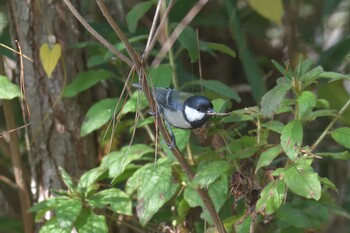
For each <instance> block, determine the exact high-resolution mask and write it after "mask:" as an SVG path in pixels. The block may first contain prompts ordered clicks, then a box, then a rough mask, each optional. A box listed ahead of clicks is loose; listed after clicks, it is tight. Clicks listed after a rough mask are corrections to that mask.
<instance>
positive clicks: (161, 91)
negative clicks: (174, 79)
mask: <svg viewBox="0 0 350 233" xmlns="http://www.w3.org/2000/svg"><path fill="white" fill-rule="evenodd" d="M154 93H155V98H156V100H157V102H158V104H159V105H160V106H161V107H163V108H166V109H168V110H171V111H181V110H182V107H183V104H184V102H185V101H186V100H187V99H188V98H189V97H191V96H192V95H191V94H188V93H185V92H182V91H179V90H171V89H170V88H162V87H157V88H154Z"/></svg>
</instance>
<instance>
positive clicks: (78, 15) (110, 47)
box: [63, 0, 133, 67]
mask: <svg viewBox="0 0 350 233" xmlns="http://www.w3.org/2000/svg"><path fill="white" fill-rule="evenodd" d="M63 1H64V3H65V4H66V5H67V7H68V8H69V10H70V11H71V12H72V14H73V15H74V16H75V18H77V20H79V22H80V23H81V24H82V25H83V26H84V27H85V28H86V30H88V31H89V32H90V34H91V35H92V36H93V37H95V38H96V39H97V40H98V41H99V42H100V43H101V44H103V45H104V46H105V47H106V48H107V49H108V50H109V51H111V52H112V53H113V54H114V55H116V56H117V57H118V58H119V59H120V60H122V61H123V62H125V63H126V64H128V66H130V67H132V66H133V63H132V61H131V60H130V59H129V58H127V57H126V56H125V55H124V54H122V53H121V52H119V51H118V50H116V49H115V48H114V47H113V45H111V44H110V43H109V42H108V41H107V40H106V39H105V38H103V37H102V36H101V35H100V34H99V33H98V32H96V31H95V29H93V28H92V27H91V26H90V25H89V24H88V22H86V20H85V19H84V18H83V17H82V16H81V15H80V14H79V12H78V11H77V9H76V8H75V7H74V6H73V4H72V3H71V2H70V1H69V0H63Z"/></svg>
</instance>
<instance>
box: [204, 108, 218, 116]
mask: <svg viewBox="0 0 350 233" xmlns="http://www.w3.org/2000/svg"><path fill="white" fill-rule="evenodd" d="M206 114H207V115H208V116H214V115H216V112H215V111H214V109H209V110H208V111H207V113H206Z"/></svg>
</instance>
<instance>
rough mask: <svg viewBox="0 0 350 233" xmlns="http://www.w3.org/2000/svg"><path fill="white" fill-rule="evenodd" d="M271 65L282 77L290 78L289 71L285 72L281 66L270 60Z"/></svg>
mask: <svg viewBox="0 0 350 233" xmlns="http://www.w3.org/2000/svg"><path fill="white" fill-rule="evenodd" d="M271 62H272V64H273V65H274V66H275V67H276V69H277V70H278V71H279V72H280V73H281V74H282V75H283V76H286V77H287V78H289V79H290V78H291V77H292V74H291V71H290V70H287V69H286V68H284V67H283V66H281V65H280V64H279V63H278V62H277V61H275V60H271Z"/></svg>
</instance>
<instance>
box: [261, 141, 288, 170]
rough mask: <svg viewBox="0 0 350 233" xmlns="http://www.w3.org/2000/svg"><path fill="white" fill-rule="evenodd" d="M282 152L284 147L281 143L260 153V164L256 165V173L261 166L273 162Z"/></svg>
mask: <svg viewBox="0 0 350 233" xmlns="http://www.w3.org/2000/svg"><path fill="white" fill-rule="evenodd" d="M281 153H282V147H281V146H280V145H276V146H274V147H271V148H269V149H268V150H266V151H264V152H263V153H262V154H261V155H260V158H259V160H258V164H257V165H256V168H255V173H256V172H257V171H258V169H259V168H261V167H265V166H268V165H270V164H271V162H272V161H273V160H274V159H275V158H276V157H277V156H278V155H279V154H281Z"/></svg>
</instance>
